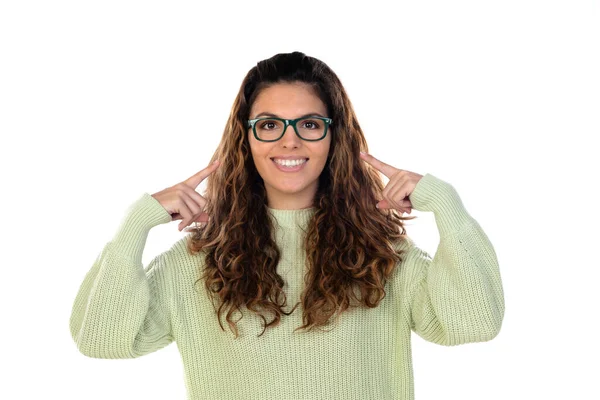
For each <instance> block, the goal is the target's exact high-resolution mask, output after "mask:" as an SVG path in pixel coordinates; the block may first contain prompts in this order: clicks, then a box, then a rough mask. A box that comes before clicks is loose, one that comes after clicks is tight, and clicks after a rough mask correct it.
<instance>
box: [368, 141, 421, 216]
mask: <svg viewBox="0 0 600 400" xmlns="http://www.w3.org/2000/svg"><path fill="white" fill-rule="evenodd" d="M360 157H361V158H362V159H363V160H365V162H367V163H368V164H369V165H371V166H373V167H374V168H375V169H376V170H378V171H380V172H381V173H383V174H384V175H385V176H387V177H388V178H389V180H390V181H389V182H388V183H387V185H386V186H385V188H384V189H383V191H382V192H381V196H382V197H383V199H382V200H380V201H379V202H378V203H377V205H376V207H377V208H380V209H386V208H393V209H396V210H398V211H403V212H406V213H408V214H410V212H411V209H412V203H411V202H410V198H409V196H410V194H411V193H412V192H413V190H414V189H415V187H416V186H417V183H419V181H420V180H421V178H423V175H420V174H417V173H415V172H411V171H407V170H404V169H398V168H395V167H392V166H391V165H388V164H386V163H384V162H383V161H379V160H378V159H376V158H375V157H373V156H372V155H370V154H366V153H363V152H361V153H360Z"/></svg>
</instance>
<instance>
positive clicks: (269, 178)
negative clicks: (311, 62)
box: [248, 82, 331, 210]
mask: <svg viewBox="0 0 600 400" xmlns="http://www.w3.org/2000/svg"><path fill="white" fill-rule="evenodd" d="M263 113H268V114H271V115H269V116H271V117H272V116H277V117H279V118H286V119H295V118H300V117H303V116H306V115H313V114H316V115H320V116H323V117H330V116H329V115H327V107H326V106H325V104H324V103H323V102H322V101H321V100H320V99H319V97H318V96H317V95H316V94H315V93H314V92H313V91H312V89H311V87H310V86H308V85H306V84H304V83H300V82H299V83H277V84H274V85H272V86H270V87H268V88H266V89H263V90H262V91H261V92H260V94H259V95H258V96H257V97H256V100H255V101H254V104H253V105H252V107H251V109H250V119H255V118H259V117H260V116H262V115H261V114H263ZM269 127H271V126H268V127H267V128H269ZM330 133H331V127H329V128H328V129H327V136H325V138H324V139H322V140H320V141H317V142H308V141H305V140H302V139H300V138H299V137H298V136H297V135H296V132H294V128H293V127H292V126H291V125H290V126H288V127H287V128H286V130H285V132H284V135H283V137H282V138H281V139H279V140H278V141H276V142H261V141H259V140H257V139H256V138H255V137H254V133H253V132H252V128H248V140H249V142H250V149H251V152H252V158H253V160H254V165H255V166H256V169H257V171H258V173H259V174H260V176H261V177H262V179H263V181H264V183H265V189H266V191H267V200H268V203H269V204H268V206H269V207H271V208H275V209H285V210H291V209H301V208H307V207H311V206H312V205H313V199H314V196H315V194H316V192H317V187H318V179H319V175H321V171H323V167H324V166H325V163H326V161H327V155H328V153H329V147H330V145H331V135H330ZM283 158H286V159H289V160H304V159H308V160H307V161H306V162H305V163H304V164H302V165H301V166H300V167H297V168H295V169H297V171H294V170H292V171H287V170H283V169H282V168H283V167H279V166H278V165H277V164H276V160H281V159H283Z"/></svg>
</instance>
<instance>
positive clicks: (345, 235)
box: [186, 52, 415, 338]
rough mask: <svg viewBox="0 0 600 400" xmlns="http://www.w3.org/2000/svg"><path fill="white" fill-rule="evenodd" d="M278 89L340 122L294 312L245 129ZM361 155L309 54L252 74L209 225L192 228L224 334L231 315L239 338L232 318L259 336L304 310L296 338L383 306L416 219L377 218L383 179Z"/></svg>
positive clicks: (323, 70) (334, 89)
mask: <svg viewBox="0 0 600 400" xmlns="http://www.w3.org/2000/svg"><path fill="white" fill-rule="evenodd" d="M280 82H285V83H295V82H303V83H305V84H308V85H310V86H311V87H312V88H313V89H314V92H315V94H316V95H317V96H318V97H319V98H320V99H321V101H323V103H324V104H325V105H326V106H327V111H328V116H329V117H330V118H332V119H333V121H334V122H333V125H332V126H331V127H330V129H329V131H328V132H330V134H331V146H330V151H329V155H328V160H327V162H326V164H325V167H324V169H323V171H322V173H321V175H320V176H319V184H318V189H317V192H316V195H315V198H314V202H313V207H315V209H316V210H315V213H314V215H313V216H312V218H311V219H310V221H309V223H308V226H307V231H306V235H305V239H304V248H305V249H306V260H307V262H308V269H307V272H306V274H305V276H304V283H305V289H304V290H303V292H302V296H301V301H300V302H299V303H297V304H296V305H295V306H294V308H293V309H292V310H291V311H289V312H285V311H284V310H283V309H282V307H285V306H286V304H287V299H286V294H285V292H284V290H283V286H284V280H283V279H282V277H281V276H280V275H279V274H278V273H277V265H278V263H279V259H280V250H279V249H278V247H277V244H276V242H275V240H274V236H273V235H272V232H273V228H274V224H273V221H272V220H271V218H269V211H268V209H267V197H266V191H265V186H264V182H263V180H262V178H261V177H260V175H259V174H258V172H257V170H256V168H255V166H254V161H253V159H252V155H251V152H250V144H249V142H248V129H249V128H247V127H246V121H247V120H248V119H249V113H250V109H251V107H252V104H253V102H254V101H255V99H256V97H257V96H258V94H259V93H260V92H261V90H263V89H265V88H266V87H269V86H271V85H273V84H276V83H280ZM360 151H365V152H368V147H367V142H366V140H365V138H364V135H363V132H362V130H361V128H360V125H359V124H358V121H357V118H356V115H355V113H354V110H353V107H352V104H351V102H350V99H349V98H348V95H347V94H346V91H345V89H344V87H343V86H342V83H341V81H340V80H339V79H338V77H337V75H336V74H335V73H334V72H333V71H332V70H331V69H330V68H329V67H328V66H327V65H326V64H325V63H323V62H322V61H320V60H318V59H316V58H313V57H309V56H307V55H305V54H304V53H301V52H293V53H282V54H277V55H275V56H273V57H271V58H269V59H266V60H263V61H260V62H258V63H257V65H256V66H255V67H253V68H252V69H251V70H250V71H249V72H248V74H247V75H246V77H245V78H244V80H243V82H242V84H241V87H240V89H239V92H238V94H237V97H236V98H235V101H234V104H233V107H232V109H231V113H230V115H229V119H228V121H227V125H226V126H225V129H224V131H223V137H222V139H221V143H220V144H219V146H218V148H217V150H216V152H215V153H214V155H213V157H212V160H211V162H212V161H215V160H217V159H218V160H220V162H221V165H220V166H219V168H218V169H217V171H216V172H215V173H213V174H212V175H211V176H209V177H208V178H207V179H206V191H205V193H204V194H205V197H206V199H207V205H206V208H205V212H206V213H208V214H209V215H210V220H209V222H207V223H205V224H202V225H200V226H196V227H191V228H188V229H186V231H191V232H193V234H190V235H188V241H187V248H188V251H189V252H190V254H195V253H198V252H200V251H202V252H203V255H204V263H203V271H202V272H203V273H202V275H201V277H200V278H199V279H198V280H197V281H196V283H198V282H199V281H201V280H204V281H205V288H206V290H207V291H208V293H209V297H211V299H212V301H213V306H214V307H215V312H216V313H217V315H218V320H219V325H220V326H221V329H223V330H224V328H223V325H222V323H221V313H222V311H223V310H224V309H226V308H228V312H227V315H226V321H227V323H228V324H229V326H230V329H231V330H233V331H234V333H235V337H236V338H237V337H238V329H237V324H236V323H235V322H233V321H232V318H231V316H232V315H233V313H234V312H235V311H240V312H241V307H242V306H245V307H246V308H247V309H248V310H251V311H253V312H255V313H257V314H258V315H260V317H261V318H262V319H263V321H264V325H263V326H264V329H263V331H262V333H261V334H260V335H259V336H261V335H262V334H263V333H264V332H265V330H266V328H268V327H269V326H277V325H278V324H279V322H280V320H281V314H285V315H290V314H292V313H293V312H294V310H295V309H296V307H297V306H298V305H299V304H302V309H303V325H302V326H300V327H298V328H296V330H298V329H308V330H311V329H312V328H313V327H319V326H323V325H327V324H328V322H329V320H330V319H331V317H332V316H333V315H334V314H335V316H336V318H337V316H339V314H340V313H341V312H344V311H345V310H347V309H348V308H349V307H356V306H360V305H362V306H366V307H370V308H374V307H377V305H378V304H379V302H380V301H381V300H382V299H383V298H384V297H385V295H386V293H385V290H384V286H385V283H386V281H387V280H388V278H389V277H390V275H391V274H392V273H393V271H394V269H395V268H396V266H397V265H399V262H400V261H401V260H402V257H401V253H402V252H401V251H397V250H396V249H397V247H396V246H395V245H396V244H397V243H398V241H401V240H405V236H406V231H405V229H404V225H403V222H402V221H403V220H407V219H413V218H415V217H403V216H402V215H400V214H399V213H397V212H396V211H395V210H382V211H379V212H378V211H377V209H376V208H375V204H376V203H377V201H378V200H380V199H382V196H381V193H382V190H383V188H384V185H383V182H382V177H381V175H380V174H379V172H378V171H377V170H375V169H374V168H372V167H370V166H368V165H367V164H366V163H365V162H364V161H363V160H362V159H361V158H360V157H359V156H358V154H359V152H360ZM357 292H358V293H360V298H358V297H357ZM353 299H354V300H356V303H355V304H353V303H352V302H351V301H352V300H353ZM215 300H217V302H218V303H219V304H220V305H219V308H218V310H217V308H216V305H215ZM262 310H264V311H271V312H272V313H273V314H274V319H273V320H272V321H271V322H269V323H267V320H266V318H265V316H264V315H263V314H262V313H261V311H262ZM242 316H243V313H242ZM240 318H241V317H240Z"/></svg>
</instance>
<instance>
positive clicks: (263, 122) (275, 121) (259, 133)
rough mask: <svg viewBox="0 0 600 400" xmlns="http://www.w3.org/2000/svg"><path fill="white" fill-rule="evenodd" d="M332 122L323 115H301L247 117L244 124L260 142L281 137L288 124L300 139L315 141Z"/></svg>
mask: <svg viewBox="0 0 600 400" xmlns="http://www.w3.org/2000/svg"><path fill="white" fill-rule="evenodd" d="M298 123H299V126H298ZM332 124H333V120H332V119H331V118H325V117H302V118H298V119H283V118H276V117H268V118H257V119H249V120H248V121H247V125H246V126H247V127H248V128H252V131H253V132H254V137H255V138H256V140H260V141H261V142H276V141H277V140H279V139H281V138H282V137H283V134H284V133H285V130H286V128H287V127H288V126H289V125H291V126H292V127H293V128H294V131H295V132H296V135H298V137H299V138H300V139H302V140H306V141H308V142H317V141H319V140H322V139H324V138H325V136H327V130H328V128H329V125H332Z"/></svg>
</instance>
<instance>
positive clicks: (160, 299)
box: [69, 193, 173, 358]
mask: <svg viewBox="0 0 600 400" xmlns="http://www.w3.org/2000/svg"><path fill="white" fill-rule="evenodd" d="M171 220H172V218H171V215H170V214H169V213H168V212H167V211H166V210H165V209H164V208H163V207H162V206H161V205H160V203H159V202H158V201H156V200H155V199H154V198H153V197H152V196H150V195H149V194H148V193H144V195H143V196H142V197H141V198H140V199H138V200H137V201H136V202H135V203H134V204H133V205H131V206H130V207H129V209H128V211H127V213H126V216H125V218H124V220H123V221H122V223H121V226H120V227H119V229H118V230H117V233H116V234H115V236H114V237H113V240H111V241H110V242H108V243H107V244H106V246H105V247H104V249H103V250H102V251H101V252H100V254H99V255H98V257H97V258H96V260H95V262H94V263H93V265H92V267H91V269H90V270H89V271H88V273H87V274H86V276H85V278H84V280H83V283H82V284H81V287H80V288H79V292H78V293H77V295H76V297H75V301H74V304H73V309H72V313H71V318H70V321H69V326H70V331H71V335H72V337H73V340H74V341H75V343H76V344H77V348H78V349H79V351H80V352H81V353H83V354H85V355H86V356H89V357H94V358H135V357H139V356H142V355H145V354H148V353H151V352H154V351H156V350H159V349H161V348H163V347H165V346H166V345H168V344H169V343H171V342H172V341H173V333H172V329H171V323H170V312H169V309H170V307H169V298H170V293H171V289H172V277H171V276H170V274H169V268H168V265H169V255H168V252H164V253H162V254H160V255H158V256H157V257H155V258H154V259H153V260H152V261H151V262H150V264H149V265H148V266H147V267H146V268H145V269H144V268H143V265H142V253H143V250H144V246H145V244H146V239H147V237H148V232H149V231H150V229H151V228H152V227H154V226H156V225H159V224H163V223H167V222H170V221H171Z"/></svg>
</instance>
